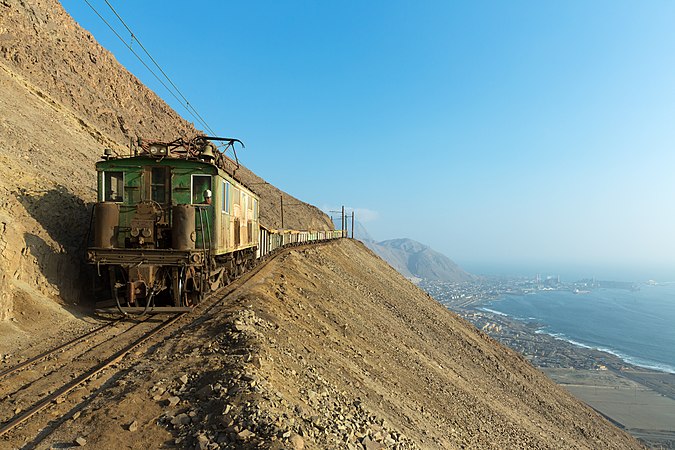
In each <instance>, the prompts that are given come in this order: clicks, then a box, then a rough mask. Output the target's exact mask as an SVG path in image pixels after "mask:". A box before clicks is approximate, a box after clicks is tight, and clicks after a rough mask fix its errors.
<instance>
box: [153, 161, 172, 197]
mask: <svg viewBox="0 0 675 450" xmlns="http://www.w3.org/2000/svg"><path fill="white" fill-rule="evenodd" d="M150 179H151V182H150V191H151V192H150V198H151V199H152V200H154V201H156V202H157V203H160V204H168V203H170V199H169V192H170V189H169V181H170V180H171V172H170V169H169V168H168V167H153V168H152V173H151V176H150Z"/></svg>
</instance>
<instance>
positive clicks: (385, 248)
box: [365, 239, 476, 282]
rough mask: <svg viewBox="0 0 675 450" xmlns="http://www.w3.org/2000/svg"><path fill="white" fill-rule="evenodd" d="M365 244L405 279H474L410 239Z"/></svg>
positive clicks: (453, 263) (456, 280) (426, 247)
mask: <svg viewBox="0 0 675 450" xmlns="http://www.w3.org/2000/svg"><path fill="white" fill-rule="evenodd" d="M365 243H366V245H367V246H368V247H369V248H370V249H371V250H372V251H374V252H375V253H376V254H377V255H378V256H379V257H380V258H382V259H384V260H385V261H387V262H388V263H389V264H391V266H392V267H393V268H395V269H396V270H398V271H399V272H400V273H401V274H403V275H404V276H405V277H407V278H409V279H420V278H421V279H425V280H429V281H449V282H462V281H472V280H475V279H476V277H475V276H474V275H471V274H470V273H468V272H465V271H464V270H463V269H462V268H461V267H459V266H458V265H457V264H456V263H455V262H454V261H452V260H451V259H450V258H448V257H447V256H445V255H443V254H441V253H438V252H437V251H435V250H433V249H431V248H430V247H428V246H426V245H424V244H420V243H419V242H417V241H413V240H412V239H391V240H388V241H382V242H373V241H365Z"/></svg>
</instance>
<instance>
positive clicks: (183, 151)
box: [96, 136, 257, 196]
mask: <svg viewBox="0 0 675 450" xmlns="http://www.w3.org/2000/svg"><path fill="white" fill-rule="evenodd" d="M210 140H221V141H226V142H227V144H226V148H225V150H227V149H230V148H231V149H232V150H233V152H234V143H235V142H239V143H241V141H239V140H238V139H231V138H214V137H208V136H198V137H196V138H194V139H191V140H190V141H184V140H183V139H182V138H181V139H177V140H175V141H172V142H168V143H167V142H160V141H146V140H142V139H139V141H138V145H137V146H136V147H135V148H133V149H130V153H131V154H130V155H129V156H122V157H115V156H112V151H110V150H106V151H105V154H104V155H103V159H104V160H103V161H99V162H97V163H96V169H97V170H107V169H111V168H120V169H123V168H133V167H134V166H138V167H140V166H147V165H148V164H149V163H154V164H157V165H161V166H169V167H190V166H193V167H194V168H195V170H199V171H200V172H203V173H204V172H206V173H211V174H212V175H220V176H221V177H223V178H226V179H228V180H230V181H231V182H233V183H234V184H236V185H238V186H239V187H240V188H244V189H246V190H247V191H249V192H250V193H252V194H254V195H255V196H257V194H256V193H255V191H254V190H253V189H251V188H249V187H248V186H246V185H245V184H244V183H243V182H242V181H240V180H239V179H237V178H236V176H235V173H236V170H237V169H238V168H239V162H238V161H236V162H235V161H233V160H232V159H230V158H228V157H227V156H225V154H224V152H223V151H221V150H220V149H218V148H217V147H216V146H215V145H214V144H213V143H212V142H210ZM241 145H242V146H243V143H241ZM235 157H236V153H235Z"/></svg>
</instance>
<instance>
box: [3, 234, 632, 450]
mask: <svg viewBox="0 0 675 450" xmlns="http://www.w3.org/2000/svg"><path fill="white" fill-rule="evenodd" d="M125 367H126V368H127V369H126V370H125V371H124V373H125V375H124V376H122V377H119V378H117V379H116V381H115V382H113V383H108V384H106V385H104V386H103V388H102V390H100V391H98V392H95V393H91V394H89V397H85V398H89V400H87V401H86V403H85V407H84V409H82V410H81V411H79V410H78V411H79V412H78V417H77V418H76V419H73V420H65V421H61V422H60V423H59V426H58V427H57V429H56V430H55V431H53V432H49V433H43V435H46V437H43V438H42V440H41V441H40V443H39V444H40V447H39V448H42V447H44V448H49V446H54V447H60V446H66V445H70V443H73V442H74V441H75V439H77V438H78V437H80V438H84V439H85V440H86V442H87V446H88V447H89V446H91V447H92V448H148V446H150V447H171V446H173V445H176V444H177V446H178V447H180V448H189V449H192V448H198V449H206V448H218V447H219V446H220V448H270V449H303V448H304V449H317V450H319V449H321V450H324V449H340V450H342V449H361V450H362V449H369V450H371V449H380V448H392V449H440V448H447V449H454V448H471V449H494V448H500V449H523V448H535V449H571V448H575V449H598V448H612V449H629V448H641V447H640V445H639V444H638V443H637V442H636V441H635V440H634V439H633V438H632V437H630V436H629V435H627V434H625V433H624V432H622V431H621V430H619V429H617V428H615V427H614V426H612V425H611V424H610V423H609V422H607V421H606V420H605V419H604V418H602V417H601V416H600V415H599V414H597V413H596V412H594V411H593V410H591V409H590V408H588V407H587V406H585V405H583V404H582V403H580V402H579V401H577V400H575V399H574V398H573V397H572V396H571V395H570V394H568V393H567V392H566V391H565V390H563V389H562V388H560V387H558V386H557V385H555V384H554V383H553V382H552V381H551V380H549V379H548V378H546V376H544V375H543V374H542V373H541V372H540V371H538V370H536V369H535V368H533V367H532V366H531V365H530V364H529V363H527V362H526V361H525V359H524V358H522V357H521V356H519V355H518V354H516V353H515V352H513V351H511V350H509V349H507V348H505V347H502V346H501V345H499V344H498V343H496V342H495V341H493V340H492V339H490V338H489V337H487V336H486V335H485V334H483V333H481V332H479V331H478V330H476V329H475V328H474V327H473V326H471V325H469V324H468V323H466V322H465V321H463V320H462V319H460V318H459V317H457V316H456V315H455V314H453V313H451V312H449V311H448V310H447V309H445V308H444V307H443V306H441V305H440V304H438V303H437V302H435V301H434V300H433V299H431V298H430V297H429V296H427V295H426V294H425V293H423V292H422V291H421V290H420V289H418V288H417V287H415V286H414V285H412V284H411V283H410V282H408V281H407V280H406V279H405V278H403V277H402V276H401V275H400V274H398V273H397V272H396V271H394V270H393V269H392V268H391V267H390V266H389V265H387V264H386V263H384V262H383V261H382V260H380V259H379V258H376V257H374V256H373V255H372V253H371V252H369V251H368V250H366V249H365V247H364V246H363V245H361V244H360V243H358V242H356V241H350V240H340V241H337V242H333V243H330V244H326V245H323V246H321V247H317V248H312V249H299V250H294V249H291V250H287V251H285V252H284V253H283V254H281V255H280V256H279V257H277V258H276V259H274V260H273V261H271V262H270V263H269V264H268V265H267V266H265V267H264V268H263V269H262V270H261V271H260V272H259V273H258V274H256V275H255V276H254V277H252V278H251V279H249V280H248V281H247V282H245V283H243V284H242V285H241V286H240V287H239V288H238V289H237V290H236V291H235V292H234V293H233V294H231V295H230V296H228V297H227V298H225V299H223V300H222V301H221V302H219V303H218V305H217V306H215V307H214V308H212V309H211V310H209V312H208V313H207V314H206V315H205V316H204V317H202V318H200V319H199V320H198V321H197V322H195V323H194V324H192V325H189V326H187V327H185V328H183V329H181V330H179V331H177V332H176V333H175V334H174V335H173V336H172V337H171V339H168V340H166V341H164V342H163V343H161V344H158V345H156V346H154V347H153V348H152V349H151V350H150V351H148V352H146V353H142V354H141V357H140V358H138V361H137V362H136V363H134V364H127V365H126V366H125ZM82 395H87V391H85V392H84V393H83V394H82ZM134 422H135V424H134ZM130 424H132V425H133V427H132V425H130ZM15 439H20V436H16V438H15ZM18 442H21V441H18Z"/></svg>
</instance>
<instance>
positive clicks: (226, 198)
mask: <svg viewBox="0 0 675 450" xmlns="http://www.w3.org/2000/svg"><path fill="white" fill-rule="evenodd" d="M221 209H222V210H223V212H224V213H225V214H229V213H230V182H229V181H223V197H222V208H221Z"/></svg>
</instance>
